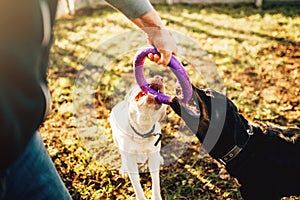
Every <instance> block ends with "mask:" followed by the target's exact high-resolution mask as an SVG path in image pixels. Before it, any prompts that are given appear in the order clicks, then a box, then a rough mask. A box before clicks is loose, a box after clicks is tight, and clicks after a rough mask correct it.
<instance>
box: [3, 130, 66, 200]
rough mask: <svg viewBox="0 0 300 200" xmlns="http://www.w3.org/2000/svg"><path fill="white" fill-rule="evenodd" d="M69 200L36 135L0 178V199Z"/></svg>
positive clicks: (39, 138) (38, 136) (36, 134)
mask: <svg viewBox="0 0 300 200" xmlns="http://www.w3.org/2000/svg"><path fill="white" fill-rule="evenodd" d="M14 199H15V200H23V199H24V200H28V199H30V200H43V199H45V200H70V199H72V198H71V196H70V194H69V192H68V190H67V189H66V187H65V185H64V183H63V182H62V180H61V178H60V176H59V174H58V173H57V171H56V168H55V166H54V164H53V162H52V160H51V158H50V156H49V155H48V153H47V151H46V148H45V146H44V144H43V142H42V140H41V137H40V135H39V134H38V133H35V134H34V136H33V137H32V139H31V141H30V142H29V144H28V145H27V147H26V149H25V151H24V152H23V153H22V154H21V156H20V157H19V158H18V159H17V160H16V161H15V162H14V163H13V164H12V165H11V166H10V167H9V169H8V170H7V173H6V174H5V175H4V176H2V177H0V200H14Z"/></svg>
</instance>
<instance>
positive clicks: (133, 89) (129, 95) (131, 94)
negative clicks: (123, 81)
mask: <svg viewBox="0 0 300 200" xmlns="http://www.w3.org/2000/svg"><path fill="white" fill-rule="evenodd" d="M137 89H138V86H134V87H131V89H130V90H129V92H128V93H127V94H126V95H125V97H124V101H125V102H129V101H130V98H132V97H133V95H134V93H135V92H136V91H137Z"/></svg>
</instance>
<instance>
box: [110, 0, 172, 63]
mask: <svg viewBox="0 0 300 200" xmlns="http://www.w3.org/2000/svg"><path fill="white" fill-rule="evenodd" d="M106 1H107V2H108V3H109V4H111V5H112V6H113V7H115V8H116V9H118V10H119V11H121V12H122V13H123V14H124V15H126V17H127V18H129V19H130V20H131V21H132V22H133V23H134V24H135V25H137V26H138V27H139V28H140V29H142V30H143V31H144V32H145V33H146V34H147V36H148V40H149V42H150V44H152V45H154V46H155V47H156V48H157V50H158V51H159V53H160V56H159V55H155V56H154V55H149V56H150V57H149V58H150V59H151V60H152V61H154V62H157V63H159V64H163V65H167V64H168V63H169V62H170V59H171V56H172V54H176V52H177V46H176V43H175V41H174V39H173V38H172V36H171V35H170V33H169V31H168V30H167V29H165V25H164V24H163V22H162V20H161V18H160V16H159V14H158V13H157V12H156V10H155V9H154V8H153V7H152V5H151V4H150V2H149V0H106Z"/></svg>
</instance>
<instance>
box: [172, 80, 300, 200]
mask: <svg viewBox="0 0 300 200" xmlns="http://www.w3.org/2000/svg"><path fill="white" fill-rule="evenodd" d="M193 100H194V101H195V102H196V103H197V104H198V106H199V110H200V115H196V114H195V113H194V112H192V111H191V110H190V109H189V108H188V107H186V106H185V105H183V104H182V103H181V102H180V101H179V100H178V99H177V98H176V97H175V98H174V99H173V100H172V102H171V104H170V106H171V107H172V109H173V110H174V111H175V112H176V113H177V114H178V115H179V116H180V117H181V118H182V119H183V120H184V121H185V123H186V125H187V126H188V127H189V128H190V129H191V131H192V132H193V133H195V134H196V136H197V137H198V139H199V140H200V142H201V143H203V142H204V144H205V143H206V142H205V140H204V138H205V137H206V136H208V135H209V134H211V135H214V134H215V136H219V137H216V138H217V139H216V142H215V143H214V145H213V146H211V145H209V144H208V145H207V147H206V146H205V145H204V148H208V149H209V154H210V155H211V156H212V157H213V158H214V159H217V160H219V161H220V162H222V163H223V164H225V165H226V169H227V171H228V172H229V173H230V174H231V175H232V176H233V177H235V178H237V180H238V181H239V183H240V184H241V188H240V191H241V195H242V197H243V198H244V199H251V200H257V199H264V200H266V199H270V200H274V199H280V197H282V196H291V195H299V194H300V142H299V140H300V139H299V138H300V129H299V128H282V127H277V126H271V125H264V124H263V123H257V124H250V123H249V122H248V121H247V120H246V119H245V118H244V117H243V116H242V115H241V114H239V112H238V109H237V108H236V106H235V105H234V104H233V102H232V101H231V100H229V99H228V98H227V97H226V96H224V95H223V94H221V93H218V92H216V91H213V90H201V89H198V88H196V87H195V86H193Z"/></svg>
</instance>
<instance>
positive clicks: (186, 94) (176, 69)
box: [134, 47, 192, 104]
mask: <svg viewBox="0 0 300 200" xmlns="http://www.w3.org/2000/svg"><path fill="white" fill-rule="evenodd" d="M149 53H152V54H160V53H159V52H158V51H157V50H156V49H155V48H154V47H150V48H146V49H142V50H139V51H138V52H137V53H136V55H135V59H134V74H135V79H136V81H137V83H138V85H139V86H140V88H141V90H143V91H145V92H147V93H148V92H149V93H150V94H152V95H154V96H155V99H156V101H157V102H160V103H164V104H170V101H171V96H169V95H167V94H163V93H160V92H157V91H155V90H154V89H152V88H151V87H150V86H149V84H148V83H147V81H146V79H145V76H144V61H145V58H146V57H147V55H148V54H149ZM168 66H169V67H170V68H171V70H172V72H173V73H174V74H175V76H176V78H177V80H178V81H179V84H180V86H181V90H182V94H183V99H182V100H181V101H182V102H183V103H187V102H188V101H189V100H190V99H191V97H192V87H191V82H190V79H189V77H188V75H187V73H186V71H185V69H184V67H183V65H182V64H181V62H179V61H178V60H177V59H176V57H175V56H173V55H172V57H171V60H170V63H169V64H168Z"/></svg>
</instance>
